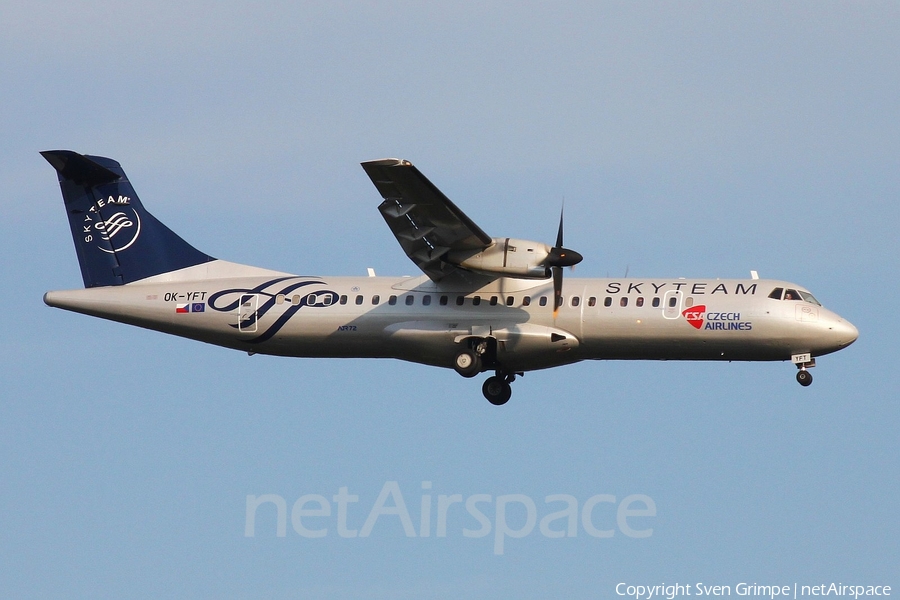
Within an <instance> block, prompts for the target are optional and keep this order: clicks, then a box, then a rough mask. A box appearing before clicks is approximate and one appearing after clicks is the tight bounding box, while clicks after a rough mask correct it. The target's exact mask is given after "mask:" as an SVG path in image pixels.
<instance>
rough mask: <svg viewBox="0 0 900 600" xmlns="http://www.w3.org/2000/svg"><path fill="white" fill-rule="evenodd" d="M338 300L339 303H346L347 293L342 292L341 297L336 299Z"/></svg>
mask: <svg viewBox="0 0 900 600" xmlns="http://www.w3.org/2000/svg"><path fill="white" fill-rule="evenodd" d="M338 302H340V303H341V304H347V295H346V294H344V295H343V296H341V299H340V300H338Z"/></svg>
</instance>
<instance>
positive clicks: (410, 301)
mask: <svg viewBox="0 0 900 600" xmlns="http://www.w3.org/2000/svg"><path fill="white" fill-rule="evenodd" d="M415 301H416V298H415V296H413V295H412V294H410V295H409V296H407V297H406V300H405V301H404V302H406V305H407V306H412V305H413V302H415Z"/></svg>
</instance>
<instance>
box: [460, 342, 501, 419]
mask: <svg viewBox="0 0 900 600" xmlns="http://www.w3.org/2000/svg"><path fill="white" fill-rule="evenodd" d="M453 368H454V369H455V370H456V372H457V373H459V374H460V375H462V376H463V377H475V376H476V375H478V374H479V373H481V372H482V371H486V370H488V369H491V368H493V369H496V374H495V375H493V376H492V377H488V378H487V379H486V380H485V382H484V385H482V386H481V392H482V393H483V394H484V397H485V398H487V401H488V402H490V403H491V404H493V405H494V406H500V405H502V404H506V403H507V402H509V398H510V396H512V387H510V384H511V383H512V382H513V381H515V380H516V373H510V372H508V371H506V370H504V369H502V368H501V366H500V364H499V363H498V362H497V342H496V340H493V339H491V338H486V339H478V340H477V341H473V343H470V346H469V347H468V348H466V349H464V350H461V351H460V352H459V354H457V355H456V358H455V359H454V360H453Z"/></svg>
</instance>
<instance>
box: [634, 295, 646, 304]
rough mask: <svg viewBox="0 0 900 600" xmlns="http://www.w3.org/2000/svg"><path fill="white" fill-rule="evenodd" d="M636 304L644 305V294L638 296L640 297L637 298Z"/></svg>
mask: <svg viewBox="0 0 900 600" xmlns="http://www.w3.org/2000/svg"><path fill="white" fill-rule="evenodd" d="M635 304H636V305H638V306H643V305H644V297H643V296H638V299H637V301H636V302H635Z"/></svg>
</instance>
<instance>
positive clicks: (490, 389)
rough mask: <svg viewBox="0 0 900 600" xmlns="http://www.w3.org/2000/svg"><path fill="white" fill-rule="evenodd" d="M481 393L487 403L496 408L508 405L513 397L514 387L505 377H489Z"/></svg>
mask: <svg viewBox="0 0 900 600" xmlns="http://www.w3.org/2000/svg"><path fill="white" fill-rule="evenodd" d="M481 392H482V393H483V394H484V397H485V398H487V401H488V402H490V403H491V404H493V405H494V406H500V405H502V404H506V403H507V402H508V401H509V398H510V396H512V387H510V385H509V383H508V382H507V381H506V380H505V379H504V378H503V377H497V376H494V377H488V378H487V380H485V382H484V385H483V386H481Z"/></svg>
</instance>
